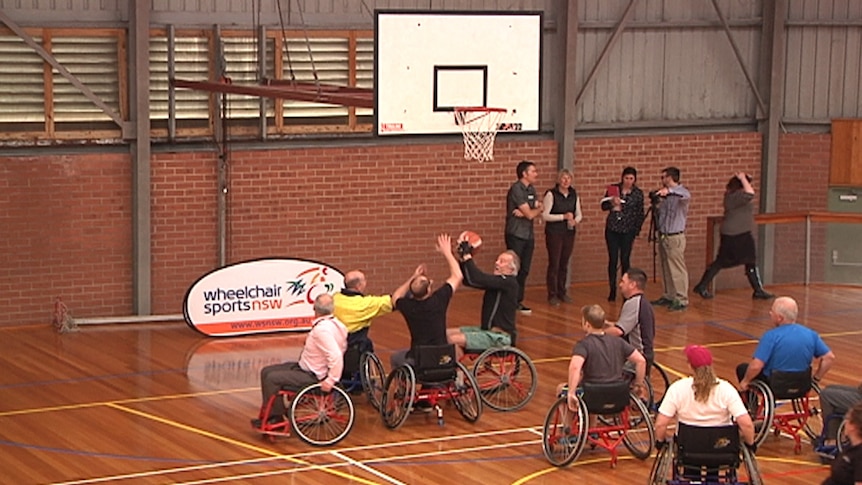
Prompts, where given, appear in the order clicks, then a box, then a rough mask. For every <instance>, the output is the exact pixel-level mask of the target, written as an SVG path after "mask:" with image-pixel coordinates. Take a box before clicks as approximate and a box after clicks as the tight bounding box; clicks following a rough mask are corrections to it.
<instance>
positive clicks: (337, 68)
mask: <svg viewBox="0 0 862 485" xmlns="http://www.w3.org/2000/svg"><path fill="white" fill-rule="evenodd" d="M287 46H288V48H287V50H286V51H283V52H282V62H283V66H284V72H283V74H282V78H283V79H296V80H297V81H300V82H314V81H315V79H314V73H315V72H316V73H317V78H318V80H319V81H320V82H321V83H324V84H333V85H337V86H349V85H350V72H349V62H348V51H349V45H348V41H347V39H346V38H311V39H309V40H308V42H307V43H306V41H305V39H288V42H287ZM309 48H310V49H311V54H309V50H308V49H309ZM332 116H347V107H345V106H337V105H332V104H321V103H309V102H305V101H293V100H285V101H284V117H285V118H306V117H332Z"/></svg>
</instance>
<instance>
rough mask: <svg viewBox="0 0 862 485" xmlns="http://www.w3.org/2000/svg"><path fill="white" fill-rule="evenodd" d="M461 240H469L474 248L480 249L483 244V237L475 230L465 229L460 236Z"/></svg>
mask: <svg viewBox="0 0 862 485" xmlns="http://www.w3.org/2000/svg"><path fill="white" fill-rule="evenodd" d="M458 240H459V241H467V242H468V243H470V246H473V249H478V248H479V246H481V245H482V238H481V237H480V236H479V235H478V234H476V233H475V232H473V231H464V232H462V233H461V235H460V236H458Z"/></svg>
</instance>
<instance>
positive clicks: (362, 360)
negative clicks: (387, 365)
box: [359, 352, 386, 411]
mask: <svg viewBox="0 0 862 485" xmlns="http://www.w3.org/2000/svg"><path fill="white" fill-rule="evenodd" d="M359 372H360V374H359V378H360V380H361V381H362V390H363V391H365V396H366V397H368V402H369V403H371V406H373V407H374V409H375V410H377V411H379V410H380V401H381V400H382V399H383V385H384V384H385V383H386V371H385V370H383V364H382V363H381V362H380V359H379V358H378V357H377V356H376V355H375V354H374V353H373V352H363V353H362V356H360V357H359Z"/></svg>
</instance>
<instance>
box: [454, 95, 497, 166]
mask: <svg viewBox="0 0 862 485" xmlns="http://www.w3.org/2000/svg"><path fill="white" fill-rule="evenodd" d="M505 114H506V110H505V109H503V108H455V124H457V125H459V126H461V132H462V133H463V134H464V159H466V160H477V161H479V162H484V161H486V160H493V159H494V140H495V139H496V138H497V129H498V128H499V126H500V120H502V119H503V115H505Z"/></svg>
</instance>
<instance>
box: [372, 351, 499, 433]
mask: <svg viewBox="0 0 862 485" xmlns="http://www.w3.org/2000/svg"><path fill="white" fill-rule="evenodd" d="M412 354H413V358H412V360H413V361H414V362H415V364H411V363H410V362H408V363H407V364H404V365H402V366H400V367H398V368H397V369H394V370H393V371H392V372H391V373H390V374H389V377H387V378H386V385H385V386H384V388H383V397H382V401H381V405H380V414H381V417H382V418H383V423H384V424H385V425H386V427H387V428H389V429H393V430H394V429H397V428H399V427H400V426H401V425H402V424H404V422H405V421H406V420H407V417H408V416H410V412H411V411H412V410H413V407H414V405H415V404H417V403H420V402H421V403H425V404H427V405H428V406H429V407H430V408H431V409H432V410H433V411H434V412H435V413H436V416H437V423H438V424H439V425H441V426H442V425H443V407H442V406H441V404H442V403H443V402H444V401H447V400H451V401H452V403H453V404H454V406H455V408H456V409H457V410H458V412H459V413H461V416H463V417H464V419H466V420H467V421H468V422H470V423H473V422H476V420H478V419H479V417H480V416H481V415H482V400H481V399H480V397H479V396H480V393H479V386H478V385H477V384H476V379H475V378H474V377H473V374H471V373H470V372H469V371H468V370H467V368H466V367H464V365H463V364H461V363H460V362H458V361H456V360H455V346H454V345H429V346H418V347H414V348H413V352H412Z"/></svg>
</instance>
